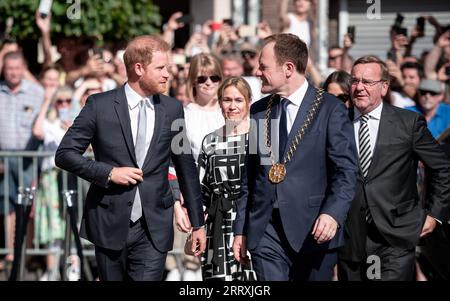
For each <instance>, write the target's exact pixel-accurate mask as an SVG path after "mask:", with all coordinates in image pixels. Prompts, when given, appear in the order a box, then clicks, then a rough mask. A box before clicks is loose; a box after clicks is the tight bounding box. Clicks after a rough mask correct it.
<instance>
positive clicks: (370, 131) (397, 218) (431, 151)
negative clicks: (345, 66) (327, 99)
mask: <svg viewBox="0 0 450 301" xmlns="http://www.w3.org/2000/svg"><path fill="white" fill-rule="evenodd" d="M350 83H351V95H352V100H353V103H354V107H353V108H352V109H350V111H349V113H350V119H351V120H352V121H353V127H354V134H355V140H356V145H357V147H358V156H359V166H360V168H359V169H360V170H359V176H358V181H357V188H356V196H355V198H354V199H353V202H352V205H351V207H350V211H349V213H348V217H347V220H346V222H345V226H344V229H345V230H346V232H345V245H344V247H343V248H341V249H340V250H339V257H338V258H339V260H338V274H339V280H340V281H346V280H350V281H360V280H382V281H394V280H395V281H411V280H413V278H414V267H415V248H416V246H417V244H418V241H419V238H420V237H424V236H426V235H428V234H430V233H431V232H433V230H434V229H435V227H436V225H437V224H438V223H442V222H443V221H446V220H447V219H446V218H447V215H448V206H449V199H450V161H449V160H448V158H447V156H446V155H445V153H444V152H443V151H442V149H441V148H440V147H439V144H438V143H437V142H436V140H435V139H434V138H433V136H432V135H431V133H430V131H429V130H428V129H427V125H426V121H425V118H424V117H423V116H422V115H420V114H417V113H415V112H411V111H408V110H405V109H401V108H397V107H394V106H392V105H390V104H388V103H384V102H383V97H384V96H385V95H386V93H387V92H388V89H389V71H388V68H387V66H386V64H385V63H384V62H383V61H382V60H380V59H379V58H378V57H375V56H364V57H361V58H359V59H358V60H356V62H355V63H354V65H353V68H352V72H351V79H350ZM419 160H420V161H421V162H423V164H424V165H425V166H426V167H427V168H428V170H429V171H430V173H429V176H430V185H429V187H428V189H427V196H426V199H425V200H426V208H424V207H423V206H422V203H421V202H420V198H419V194H418V192H417V185H416V183H417V166H418V162H419Z"/></svg>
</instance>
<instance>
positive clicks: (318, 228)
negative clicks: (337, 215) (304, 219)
mask: <svg viewBox="0 0 450 301" xmlns="http://www.w3.org/2000/svg"><path fill="white" fill-rule="evenodd" d="M337 227H338V224H337V222H336V220H335V219H334V218H332V217H331V216H330V215H328V214H325V213H323V214H321V215H319V217H318V218H317V219H316V222H315V224H314V228H313V231H312V233H311V234H312V235H314V239H315V240H316V241H317V243H318V244H322V243H324V242H327V241H330V240H331V239H333V237H334V235H336V230H337Z"/></svg>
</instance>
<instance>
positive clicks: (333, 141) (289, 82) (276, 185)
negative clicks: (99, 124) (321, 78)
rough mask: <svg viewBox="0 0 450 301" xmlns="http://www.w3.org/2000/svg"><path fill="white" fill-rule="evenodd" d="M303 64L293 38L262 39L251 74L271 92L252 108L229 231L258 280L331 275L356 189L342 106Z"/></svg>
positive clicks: (303, 54) (301, 47)
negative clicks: (319, 87)
mask: <svg viewBox="0 0 450 301" xmlns="http://www.w3.org/2000/svg"><path fill="white" fill-rule="evenodd" d="M307 62H308V51H307V47H306V44H305V43H304V42H303V41H301V40H300V39H299V38H298V37H296V36H294V35H292V34H277V35H273V36H270V37H268V38H266V39H265V43H264V47H263V49H262V51H261V56H260V58H259V69H258V71H257V73H256V75H257V76H259V77H260V78H261V80H262V89H261V92H262V93H269V94H272V95H270V96H268V97H265V98H263V99H261V100H260V101H258V102H256V103H254V104H253V105H252V107H251V118H252V120H254V121H256V122H253V124H252V127H251V132H250V136H249V139H250V148H249V155H248V162H247V168H246V173H247V174H246V175H245V176H244V177H243V178H244V180H243V183H242V194H241V197H240V198H239V200H238V201H237V209H238V210H237V217H236V221H235V224H234V229H233V230H234V233H235V240H234V243H233V251H234V255H235V257H236V260H238V261H245V260H247V257H246V251H247V249H248V250H249V251H250V253H251V258H252V261H253V266H254V269H255V271H256V273H257V277H258V280H263V281H265V280H269V281H271V280H331V276H332V268H333V266H334V265H335V263H336V260H337V255H336V248H337V247H339V246H341V245H342V244H343V236H342V226H343V225H344V221H345V218H346V215H347V211H348V209H349V207H350V203H351V201H352V199H353V196H354V193H355V184H356V176H357V172H358V163H357V153H356V145H355V138H354V136H353V129H352V124H351V122H350V120H349V118H348V113H347V110H346V108H345V106H344V104H343V103H342V101H339V100H338V99H337V98H335V97H333V96H331V95H329V94H327V93H323V91H320V90H317V89H315V88H314V87H313V86H311V85H310V84H309V83H308V82H307V80H306V79H305V69H306V65H307ZM272 128H275V129H277V130H275V131H272ZM277 134H278V135H277ZM278 144H279V147H278V149H276V148H275V147H276V146H277V145H278Z"/></svg>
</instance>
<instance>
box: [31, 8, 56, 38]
mask: <svg viewBox="0 0 450 301" xmlns="http://www.w3.org/2000/svg"><path fill="white" fill-rule="evenodd" d="M35 16H36V25H37V27H38V28H39V29H40V30H41V32H42V33H49V32H50V26H51V25H50V22H51V18H52V15H51V13H49V14H48V15H47V17H45V18H42V17H41V14H40V13H39V10H37V11H36V14H35Z"/></svg>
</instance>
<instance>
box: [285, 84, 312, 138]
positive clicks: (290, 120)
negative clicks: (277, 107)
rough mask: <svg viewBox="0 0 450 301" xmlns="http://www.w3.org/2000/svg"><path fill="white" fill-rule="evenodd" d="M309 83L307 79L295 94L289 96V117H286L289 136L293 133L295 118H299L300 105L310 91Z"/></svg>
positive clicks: (287, 108)
mask: <svg viewBox="0 0 450 301" xmlns="http://www.w3.org/2000/svg"><path fill="white" fill-rule="evenodd" d="M308 86H309V84H308V81H307V80H306V79H305V81H304V83H303V84H302V85H301V86H300V87H299V88H298V89H297V90H295V92H294V93H292V94H291V95H289V97H287V99H289V104H288V105H287V107H286V110H287V115H286V122H287V130H288V131H287V132H288V135H289V133H290V132H291V129H292V126H293V125H294V122H295V117H297V113H298V109H300V105H301V104H302V102H303V98H305V94H306V91H307V90H308Z"/></svg>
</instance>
